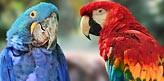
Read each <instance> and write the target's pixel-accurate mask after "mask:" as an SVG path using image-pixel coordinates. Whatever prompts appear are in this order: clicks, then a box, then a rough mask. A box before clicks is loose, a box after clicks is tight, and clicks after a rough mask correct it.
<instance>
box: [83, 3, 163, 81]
mask: <svg viewBox="0 0 164 81" xmlns="http://www.w3.org/2000/svg"><path fill="white" fill-rule="evenodd" d="M98 8H103V9H105V10H106V11H108V12H109V14H108V15H107V18H106V22H105V24H104V27H103V29H102V30H101V32H100V38H99V45H100V48H99V49H100V55H101V56H102V57H103V58H104V60H105V61H108V60H110V59H111V58H112V59H114V63H113V65H114V67H115V68H116V67H122V69H123V71H125V70H127V69H130V71H131V72H132V76H133V78H134V79H136V78H137V77H140V78H141V79H142V80H143V78H144V79H146V81H149V80H155V79H156V80H157V81H164V77H163V74H164V71H163V68H164V50H163V47H162V46H161V45H160V44H159V43H158V42H157V41H156V40H155V39H154V38H153V37H152V36H151V35H150V33H149V32H148V31H147V30H146V29H145V28H144V27H143V26H142V25H141V24H140V23H139V22H137V21H136V19H135V18H134V17H133V16H132V14H131V13H130V11H129V10H128V9H127V8H125V7H123V6H121V5H120V4H118V3H114V2H108V1H100V2H92V3H89V4H87V5H85V6H84V7H82V8H81V10H80V15H81V16H83V15H88V16H90V17H92V11H93V10H96V9H98ZM122 63H123V66H122V65H121V64H122ZM126 64H127V65H128V66H125V65H126ZM137 69H138V70H137Z"/></svg>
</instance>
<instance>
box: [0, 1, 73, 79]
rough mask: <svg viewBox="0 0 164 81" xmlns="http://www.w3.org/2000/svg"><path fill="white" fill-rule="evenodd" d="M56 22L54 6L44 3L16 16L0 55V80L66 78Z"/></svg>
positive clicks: (66, 73)
mask: <svg viewBox="0 0 164 81" xmlns="http://www.w3.org/2000/svg"><path fill="white" fill-rule="evenodd" d="M58 21H59V12H58V9H57V7H56V6H54V5H53V4H50V3H45V2H41V3H40V4H38V5H36V6H33V7H31V8H29V9H28V10H26V11H25V12H24V13H23V14H22V15H21V16H20V17H18V18H17V20H16V21H15V22H14V24H13V25H12V26H11V28H10V29H9V30H8V31H7V47H6V48H5V49H3V50H2V52H1V54H0V81H70V79H69V74H68V68H67V62H66V59H65V57H64V54H63V52H62V50H61V48H60V46H59V45H58V44H57V37H56V33H57V29H58Z"/></svg>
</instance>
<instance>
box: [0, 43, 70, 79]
mask: <svg viewBox="0 0 164 81" xmlns="http://www.w3.org/2000/svg"><path fill="white" fill-rule="evenodd" d="M12 55H13V49H12V48H6V49H4V50H3V51H2V52H1V54H0V81H15V80H16V81H17V80H22V81H24V79H25V78H24V77H26V81H31V80H32V81H48V80H50V81H70V79H69V74H68V68H67V62H66V59H65V57H64V54H63V52H62V50H61V48H60V47H59V45H56V49H54V50H53V51H49V50H47V49H44V48H33V49H32V52H31V54H30V53H25V54H23V55H21V56H16V57H14V56H12ZM30 55H31V56H30ZM18 57H21V59H20V58H18ZM31 57H33V59H30V58H31ZM29 60H30V61H29ZM31 60H34V61H31ZM14 62H15V63H14ZM27 62H28V63H27ZM29 62H30V64H29ZM20 65H21V66H22V67H21V68H20V67H17V66H20ZM27 70H28V72H27ZM22 73H23V74H22ZM20 74H21V75H20ZM17 76H19V77H20V78H18V77H17Z"/></svg>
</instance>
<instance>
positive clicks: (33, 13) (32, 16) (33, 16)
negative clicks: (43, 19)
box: [30, 10, 36, 18]
mask: <svg viewBox="0 0 164 81" xmlns="http://www.w3.org/2000/svg"><path fill="white" fill-rule="evenodd" d="M30 17H31V18H35V17H36V11H35V10H33V11H32V12H31V13H30Z"/></svg>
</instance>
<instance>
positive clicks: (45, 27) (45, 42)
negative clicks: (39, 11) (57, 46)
mask: <svg viewBox="0 0 164 81" xmlns="http://www.w3.org/2000/svg"><path fill="white" fill-rule="evenodd" d="M57 30H58V19H57V15H56V14H55V13H52V14H51V15H50V16H49V17H48V18H46V19H45V20H43V21H41V22H33V23H32V24H31V26H30V34H31V36H32V45H33V46H36V47H40V46H46V47H47V49H49V48H50V47H51V45H52V43H53V42H54V41H55V40H56V33H57Z"/></svg>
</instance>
